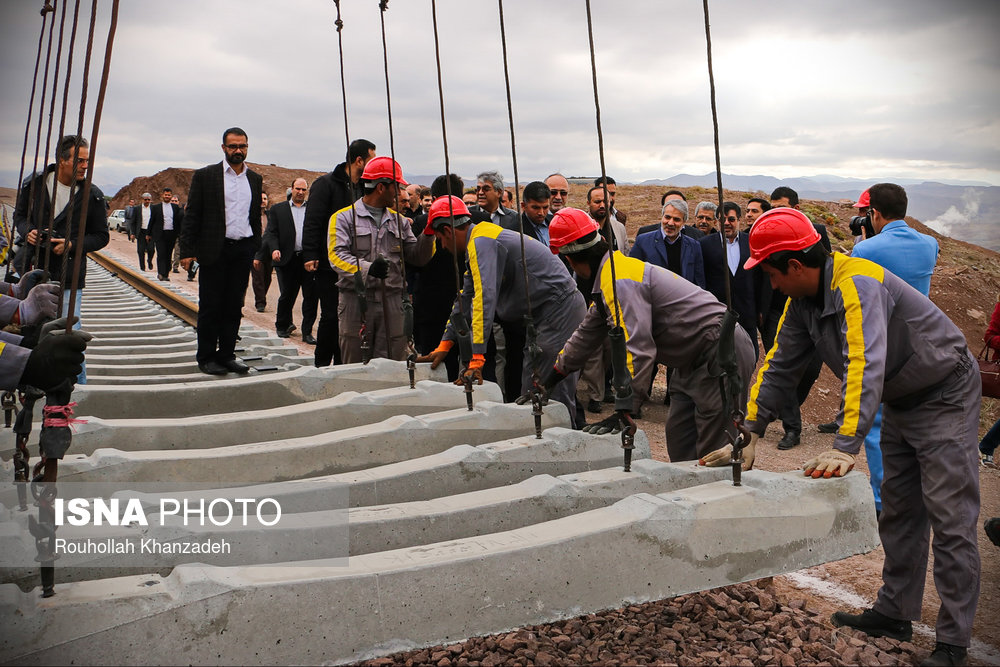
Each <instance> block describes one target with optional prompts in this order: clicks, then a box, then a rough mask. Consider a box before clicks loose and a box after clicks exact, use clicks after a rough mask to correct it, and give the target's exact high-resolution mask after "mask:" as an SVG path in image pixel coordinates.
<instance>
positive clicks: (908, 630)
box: [830, 609, 913, 642]
mask: <svg viewBox="0 0 1000 667" xmlns="http://www.w3.org/2000/svg"><path fill="white" fill-rule="evenodd" d="M830 621H831V622H832V623H833V624H834V625H836V626H837V627H838V628H839V627H840V626H842V625H846V626H847V627H849V628H854V629H855V630H861V632H863V633H865V634H866V635H870V636H872V637H888V638H889V639H898V640H899V641H901V642H908V641H910V640H911V639H912V638H913V623H911V622H910V621H899V620H896V619H895V618H889V617H888V616H886V615H885V614H880V613H879V612H877V611H875V610H874V609H865V610H864V611H863V612H861V613H860V614H848V613H847V612H844V611H838V612H834V614H833V616H831V617H830Z"/></svg>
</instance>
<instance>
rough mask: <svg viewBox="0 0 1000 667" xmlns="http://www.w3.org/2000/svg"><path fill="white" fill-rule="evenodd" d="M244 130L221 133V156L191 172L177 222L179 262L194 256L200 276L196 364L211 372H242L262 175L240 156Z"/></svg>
mask: <svg viewBox="0 0 1000 667" xmlns="http://www.w3.org/2000/svg"><path fill="white" fill-rule="evenodd" d="M248 147H249V144H248V140H247V133H246V132H244V131H243V130H241V129H240V128H238V127H232V128H229V129H228V130H226V131H225V132H223V133H222V151H223V153H224V154H225V160H223V161H222V162H221V163H218V164H210V165H208V166H207V167H202V168H201V169H199V170H197V171H196V172H194V175H193V176H192V177H191V190H190V193H189V194H188V205H187V212H186V214H185V215H184V224H183V226H182V227H181V237H180V240H181V266H183V267H184V269H185V270H190V268H191V263H192V262H194V260H195V258H196V257H197V259H198V264H199V266H200V267H201V277H200V278H199V280H198V352H197V356H196V358H197V360H198V368H199V369H200V370H201V372H203V373H208V374H210V375H224V374H225V373H228V372H233V373H246V372H248V371H249V370H250V367H249V366H247V365H246V364H244V363H243V362H242V361H240V360H239V359H237V358H236V352H235V350H236V337H237V335H238V333H239V329H240V320H241V319H243V300H244V299H245V298H246V292H247V284H248V283H249V281H250V267H251V265H252V264H253V256H254V253H255V252H256V251H257V248H258V247H259V246H260V236H261V233H260V202H261V197H260V193H261V191H262V189H263V187H264V179H263V178H261V176H260V174H258V173H256V172H254V171H252V170H251V169H249V168H248V167H247V166H246V164H245V163H244V160H246V156H247V148H248Z"/></svg>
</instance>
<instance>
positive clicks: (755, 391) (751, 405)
mask: <svg viewBox="0 0 1000 667" xmlns="http://www.w3.org/2000/svg"><path fill="white" fill-rule="evenodd" d="M768 289H770V288H768ZM791 302H792V300H791V299H787V300H786V301H785V309H784V310H783V311H782V312H781V318H780V319H778V328H777V329H776V330H775V332H774V344H772V345H771V349H770V350H768V351H767V354H766V355H764V363H762V364H761V365H760V368H759V369H758V370H757V379H756V380H754V383H753V386H752V387H750V397H749V399H748V400H747V416H746V419H747V421H757V396H758V395H759V394H760V385H761V384H762V383H763V382H764V373H765V372H766V371H767V369H768V368H770V367H771V359H773V358H774V353H775V352H777V351H778V334H780V333H781V327H782V326H783V325H784V324H785V316H786V315H787V314H788V305H789V304H790V303H791Z"/></svg>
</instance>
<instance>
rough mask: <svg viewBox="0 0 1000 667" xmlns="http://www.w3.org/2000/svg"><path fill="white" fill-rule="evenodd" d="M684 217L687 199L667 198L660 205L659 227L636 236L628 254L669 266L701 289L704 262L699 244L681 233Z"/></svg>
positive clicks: (666, 267) (652, 262) (702, 286)
mask: <svg viewBox="0 0 1000 667" xmlns="http://www.w3.org/2000/svg"><path fill="white" fill-rule="evenodd" d="M687 217H688V207H687V202H686V201H684V200H683V199H668V200H667V201H666V203H665V204H664V205H663V217H662V218H661V219H660V229H654V230H653V231H650V232H646V233H644V234H640V235H639V236H637V237H636V239H635V245H634V246H633V247H632V252H631V253H629V256H630V257H635V258H636V259H640V260H642V261H643V262H649V263H650V264H655V265H657V266H662V267H663V268H665V269H670V270H671V271H673V272H674V273H676V274H677V275H679V276H681V277H682V278H684V279H685V280H688V281H689V282H692V283H694V284H695V285H697V286H698V287H701V288H702V289H704V288H705V264H704V262H703V260H702V257H701V245H699V244H698V242H697V241H695V240H694V239H693V238H691V237H689V236H685V235H684V234H682V233H681V229H682V228H683V227H684V224H685V223H686V222H687Z"/></svg>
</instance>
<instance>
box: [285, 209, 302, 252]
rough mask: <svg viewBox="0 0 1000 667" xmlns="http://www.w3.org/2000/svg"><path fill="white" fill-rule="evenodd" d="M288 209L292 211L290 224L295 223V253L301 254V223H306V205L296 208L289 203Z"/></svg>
mask: <svg viewBox="0 0 1000 667" xmlns="http://www.w3.org/2000/svg"><path fill="white" fill-rule="evenodd" d="M288 207H289V208H290V209H292V222H294V223H295V252H302V223H304V222H305V221H306V205H305V204H302V206H296V205H295V203H294V202H291V201H290V202H288Z"/></svg>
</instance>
